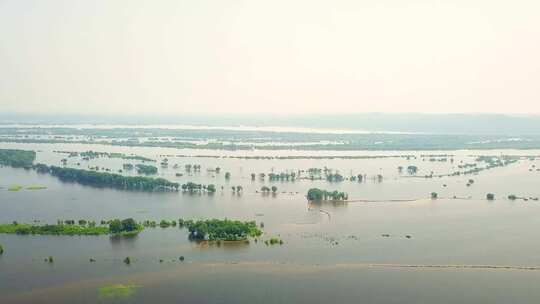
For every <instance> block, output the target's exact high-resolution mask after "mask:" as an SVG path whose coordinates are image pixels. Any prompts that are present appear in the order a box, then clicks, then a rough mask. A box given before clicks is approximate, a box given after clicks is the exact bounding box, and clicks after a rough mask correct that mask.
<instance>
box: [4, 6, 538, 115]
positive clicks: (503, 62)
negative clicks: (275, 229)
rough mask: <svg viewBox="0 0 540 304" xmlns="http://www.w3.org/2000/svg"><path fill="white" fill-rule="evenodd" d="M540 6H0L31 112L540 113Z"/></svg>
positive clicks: (8, 82)
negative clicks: (538, 16)
mask: <svg viewBox="0 0 540 304" xmlns="http://www.w3.org/2000/svg"><path fill="white" fill-rule="evenodd" d="M538 11H540V3H538V2H536V1H517V2H514V3H512V4H510V3H508V2H504V1H484V0H471V1H461V0H459V1H452V2H449V1H448V2H440V1H423V0H415V1H408V2H407V3H403V2H401V1H388V0H386V1H384V0H383V1H374V0H373V1H372V0H370V1H362V2H358V1H345V0H342V1H333V2H325V1H307V0H302V1H294V2H290V1H272V2H266V1H223V2H219V1H207V0H201V1H196V2H193V1H172V0H168V1H160V2H153V1H142V0H133V1H106V0H96V1H84V0H59V1H54V2H51V1H37V0H28V1H18V0H2V1H0V37H2V39H0V66H1V67H2V69H0V79H2V81H0V104H1V105H2V110H1V111H2V112H3V113H10V112H15V113H27V114H72V113H79V114H83V113H85V114H107V115H143V114H144V115H148V114H167V115H183V114H186V113H195V114H210V115H216V114H217V115H221V114H248V113H279V114H304V113H307V114H335V113H363V112H370V113H371V112H385V113H407V112H413V113H522V114H525V113H528V114H540V102H539V101H540V89H539V86H538V84H539V83H540V56H538V54H540V40H539V39H538V29H539V28H540V19H538V18H537V15H538Z"/></svg>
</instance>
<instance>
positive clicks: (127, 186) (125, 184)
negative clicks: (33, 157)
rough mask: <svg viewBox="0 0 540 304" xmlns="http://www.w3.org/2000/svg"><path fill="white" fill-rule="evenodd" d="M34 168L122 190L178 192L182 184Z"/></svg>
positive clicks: (53, 167)
mask: <svg viewBox="0 0 540 304" xmlns="http://www.w3.org/2000/svg"><path fill="white" fill-rule="evenodd" d="M34 168H35V169H36V170H37V171H38V172H41V173H49V174H51V175H53V176H56V177H58V178H59V179H60V180H62V181H68V182H77V183H80V184H82V185H88V186H94V187H108V188H114V189H121V190H139V191H178V188H179V187H180V184H178V183H173V182H170V181H168V180H166V179H163V178H150V177H142V176H123V175H120V174H114V173H107V172H95V171H88V170H81V169H72V168H62V167H56V166H50V167H49V166H47V165H44V164H37V165H35V166H34Z"/></svg>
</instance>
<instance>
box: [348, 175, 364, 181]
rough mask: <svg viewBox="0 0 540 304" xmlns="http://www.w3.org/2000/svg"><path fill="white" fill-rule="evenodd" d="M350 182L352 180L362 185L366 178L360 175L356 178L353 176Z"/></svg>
mask: <svg viewBox="0 0 540 304" xmlns="http://www.w3.org/2000/svg"><path fill="white" fill-rule="evenodd" d="M349 180H350V181H351V182H356V181H358V182H359V183H361V182H363V181H364V176H363V175H362V174H358V175H356V176H354V175H353V176H351V177H350V178H349Z"/></svg>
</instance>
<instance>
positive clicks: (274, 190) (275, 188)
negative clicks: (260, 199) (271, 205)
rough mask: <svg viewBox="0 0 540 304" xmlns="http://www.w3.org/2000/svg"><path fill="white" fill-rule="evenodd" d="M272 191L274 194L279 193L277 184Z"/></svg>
mask: <svg viewBox="0 0 540 304" xmlns="http://www.w3.org/2000/svg"><path fill="white" fill-rule="evenodd" d="M272 193H274V194H276V193H277V187H276V186H272Z"/></svg>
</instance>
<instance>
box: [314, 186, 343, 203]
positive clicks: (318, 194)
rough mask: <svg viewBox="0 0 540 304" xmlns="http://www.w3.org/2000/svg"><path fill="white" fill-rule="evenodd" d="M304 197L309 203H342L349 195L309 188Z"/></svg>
mask: <svg viewBox="0 0 540 304" xmlns="http://www.w3.org/2000/svg"><path fill="white" fill-rule="evenodd" d="M306 197H307V199H308V200H309V201H327V200H333V201H344V200H347V199H348V198H349V195H348V194H347V193H345V192H338V191H326V190H321V189H319V188H311V189H309V191H308V193H307V195H306Z"/></svg>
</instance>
